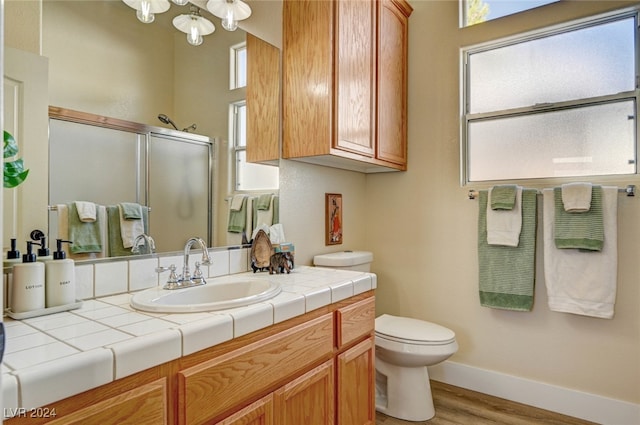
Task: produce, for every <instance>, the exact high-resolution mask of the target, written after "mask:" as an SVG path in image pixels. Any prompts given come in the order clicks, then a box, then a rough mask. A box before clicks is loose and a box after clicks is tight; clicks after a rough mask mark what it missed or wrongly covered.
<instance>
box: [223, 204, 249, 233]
mask: <svg viewBox="0 0 640 425" xmlns="http://www.w3.org/2000/svg"><path fill="white" fill-rule="evenodd" d="M237 197H239V196H237V195H236V196H234V199H235V198H237ZM239 198H240V202H239V203H240V206H239V207H235V206H234V201H233V200H232V201H231V205H230V207H229V222H228V223H227V231H228V232H231V233H242V231H243V230H244V229H245V226H246V225H247V210H246V204H247V197H246V196H240V197H239Z"/></svg>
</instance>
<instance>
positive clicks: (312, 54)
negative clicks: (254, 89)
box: [282, 0, 412, 173]
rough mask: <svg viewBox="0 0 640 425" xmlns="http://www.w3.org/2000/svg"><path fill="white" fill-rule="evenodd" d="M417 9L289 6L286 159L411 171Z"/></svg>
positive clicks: (342, 1) (395, 2)
mask: <svg viewBox="0 0 640 425" xmlns="http://www.w3.org/2000/svg"><path fill="white" fill-rule="evenodd" d="M411 10H412V9H411V7H410V6H409V5H408V4H407V3H406V2H405V1H404V0H362V1H351V0H332V1H316V0H292V1H286V2H284V4H283V22H284V24H283V141H282V156H283V158H291V159H298V160H301V161H306V162H311V163H316V164H321V165H329V166H334V167H338V168H345V169H351V170H356V171H361V172H367V173H368V172H382V171H395V170H406V162H407V154H406V152H407V149H406V144H407V140H406V120H407V113H406V109H407V106H406V101H407V95H406V91H407V90H406V85H407V71H406V65H407V41H408V33H407V31H406V29H407V24H408V17H409V14H410V13H411ZM389 29H391V30H392V31H390V32H387V30H389Z"/></svg>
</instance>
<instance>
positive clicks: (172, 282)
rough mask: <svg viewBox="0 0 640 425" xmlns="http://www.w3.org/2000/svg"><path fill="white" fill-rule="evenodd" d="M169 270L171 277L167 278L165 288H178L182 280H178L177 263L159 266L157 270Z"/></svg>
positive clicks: (158, 271)
mask: <svg viewBox="0 0 640 425" xmlns="http://www.w3.org/2000/svg"><path fill="white" fill-rule="evenodd" d="M167 270H170V273H169V278H168V279H167V283H165V284H164V287H163V288H164V289H176V288H178V287H180V282H178V275H177V274H176V265H175V264H172V265H170V266H169V267H157V268H156V272H157V273H162V272H165V271H167Z"/></svg>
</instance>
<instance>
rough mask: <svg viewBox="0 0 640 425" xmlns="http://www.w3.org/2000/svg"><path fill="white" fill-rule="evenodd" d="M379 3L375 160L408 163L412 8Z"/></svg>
mask: <svg viewBox="0 0 640 425" xmlns="http://www.w3.org/2000/svg"><path fill="white" fill-rule="evenodd" d="M399 3H400V2H397V1H392V0H381V1H380V15H379V23H378V25H379V26H380V30H379V32H378V34H379V38H378V67H379V68H378V74H379V75H378V143H377V152H376V157H377V158H378V159H381V160H384V161H389V162H393V163H396V164H399V165H402V166H405V165H406V163H407V56H408V51H407V50H408V47H407V46H408V37H409V34H408V17H409V14H410V13H411V7H410V6H409V5H407V4H399Z"/></svg>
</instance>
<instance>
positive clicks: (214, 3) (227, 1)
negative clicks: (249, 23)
mask: <svg viewBox="0 0 640 425" xmlns="http://www.w3.org/2000/svg"><path fill="white" fill-rule="evenodd" d="M207 10H209V12H211V13H213V14H214V15H216V16H217V17H218V18H220V19H222V28H224V29H226V30H227V31H235V30H236V29H237V28H238V21H242V20H243V19H247V18H248V17H249V16H251V8H250V7H249V5H248V4H247V3H245V2H243V1H242V0H209V1H208V2H207Z"/></svg>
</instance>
